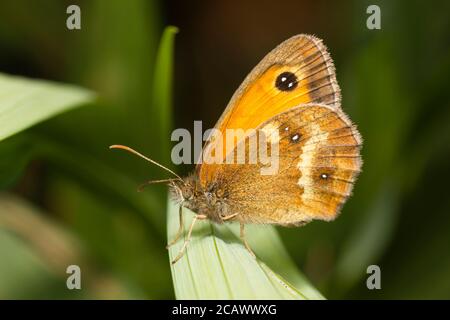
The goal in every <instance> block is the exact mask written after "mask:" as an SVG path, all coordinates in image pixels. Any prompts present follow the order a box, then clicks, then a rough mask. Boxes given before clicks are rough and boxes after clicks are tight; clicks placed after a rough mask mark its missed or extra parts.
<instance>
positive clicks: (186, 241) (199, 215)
mask: <svg viewBox="0 0 450 320" xmlns="http://www.w3.org/2000/svg"><path fill="white" fill-rule="evenodd" d="M204 219H207V216H206V215H202V214H196V215H195V216H194V219H192V222H191V225H190V227H189V231H188V234H187V238H186V240H184V243H183V246H182V247H181V249H180V251H179V252H178V255H177V256H176V257H175V259H173V260H172V264H175V263H176V262H177V261H178V260H180V259H181V257H182V256H183V255H184V253H185V251H186V247H187V245H188V243H189V241H191V235H192V230H194V225H195V222H197V220H204Z"/></svg>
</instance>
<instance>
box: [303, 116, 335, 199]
mask: <svg viewBox="0 0 450 320" xmlns="http://www.w3.org/2000/svg"><path fill="white" fill-rule="evenodd" d="M308 135H309V136H310V137H309V138H307V139H305V143H304V145H303V147H302V154H301V155H300V160H299V162H298V164H297V168H298V169H299V170H300V171H301V173H302V175H301V177H300V179H299V180H298V182H297V184H298V185H299V186H301V187H303V188H304V191H303V194H302V199H311V198H312V196H313V190H312V189H311V188H310V186H311V185H312V184H313V182H314V181H313V179H312V177H311V169H312V167H313V160H314V156H315V153H316V151H317V150H318V149H319V148H320V147H321V144H323V143H324V141H326V140H327V139H328V132H323V131H322V130H321V129H320V125H319V124H317V123H312V124H311V131H310V132H309V133H308Z"/></svg>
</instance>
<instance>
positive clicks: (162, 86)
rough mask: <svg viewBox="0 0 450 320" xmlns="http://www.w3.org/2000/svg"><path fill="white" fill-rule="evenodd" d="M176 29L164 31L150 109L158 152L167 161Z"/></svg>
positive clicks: (168, 28) (157, 59) (170, 27)
mask: <svg viewBox="0 0 450 320" xmlns="http://www.w3.org/2000/svg"><path fill="white" fill-rule="evenodd" d="M177 32H178V28H176V27H173V26H169V27H167V28H166V29H165V30H164V33H163V35H162V38H161V41H160V44H159V48H158V53H157V56H156V66H155V73H154V75H153V76H154V78H153V92H152V97H153V100H152V108H153V110H152V111H153V114H154V116H156V119H157V121H155V119H153V120H152V121H153V122H154V124H155V125H156V126H159V135H160V137H161V141H160V143H161V145H160V150H161V151H162V154H164V155H165V159H166V160H168V158H169V154H170V144H169V139H168V137H169V136H170V127H171V125H172V120H171V119H172V77H173V50H174V41H175V34H176V33H177Z"/></svg>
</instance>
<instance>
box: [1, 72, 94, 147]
mask: <svg viewBox="0 0 450 320" xmlns="http://www.w3.org/2000/svg"><path fill="white" fill-rule="evenodd" d="M93 99H94V94H93V93H92V92H91V91H88V90H86V89H82V88H78V87H75V86H71V85H65V84H59V83H54V82H50V81H43V80H30V79H26V78H22V77H16V76H10V75H6V74H1V73H0V141H1V140H3V139H5V138H7V137H9V136H12V135H13V134H16V133H18V132H20V131H22V130H25V129H27V128H29V127H30V126H32V125H34V124H36V123H39V122H41V121H44V120H46V119H48V118H51V117H53V116H55V115H57V114H59V113H62V112H64V111H67V110H70V109H72V108H74V107H76V106H80V105H82V104H86V103H88V102H91V101H92V100H93Z"/></svg>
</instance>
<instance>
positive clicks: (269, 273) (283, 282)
mask: <svg viewBox="0 0 450 320" xmlns="http://www.w3.org/2000/svg"><path fill="white" fill-rule="evenodd" d="M183 213H184V215H183V216H184V222H185V227H184V230H185V233H184V239H186V233H187V230H188V228H189V225H190V222H191V221H192V218H193V215H194V213H193V212H191V211H189V210H187V209H185V208H183ZM178 221H179V219H178V206H177V205H176V204H174V203H173V202H172V201H169V204H168V239H169V240H172V239H173V238H174V237H175V234H176V232H177V230H178ZM238 229H239V226H238V225H236V224H223V225H220V226H219V225H217V224H213V223H211V222H209V221H198V222H197V223H196V226H195V227H194V230H193V233H192V238H191V241H190V243H189V245H188V247H187V250H186V253H185V255H184V256H183V257H182V258H181V259H180V260H179V261H178V262H177V263H175V264H174V265H172V277H173V282H174V287H175V295H176V297H177V299H323V296H322V295H321V294H320V293H319V292H318V291H317V290H316V289H315V288H314V287H313V286H312V285H311V284H309V282H308V281H307V279H306V278H305V277H304V276H303V275H302V274H301V273H300V272H299V271H298V270H297V268H296V267H295V265H294V264H293V262H292V261H291V259H290V258H289V256H288V254H287V252H286V250H285V249H284V247H283V245H282V244H281V241H280V239H279V237H278V234H277V232H276V230H275V229H274V228H273V227H269V226H247V227H246V234H247V240H248V241H249V244H250V246H251V247H252V249H253V250H254V252H255V253H256V256H257V259H254V258H253V257H252V256H251V255H250V253H249V252H248V251H247V249H246V248H245V247H244V246H243V244H242V243H241V241H240V239H239V230H238ZM182 245H183V237H182V238H181V239H180V240H179V241H178V242H177V243H175V244H174V245H173V246H171V247H170V249H169V256H170V259H171V260H172V259H174V258H175V257H176V256H177V254H178V252H179V250H180V248H181V247H182Z"/></svg>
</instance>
